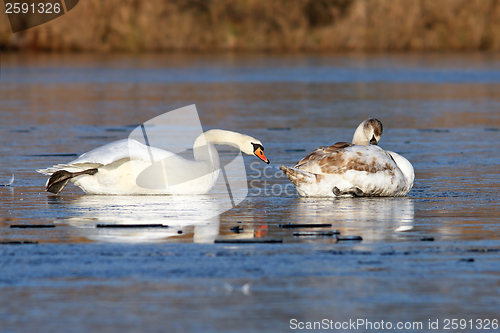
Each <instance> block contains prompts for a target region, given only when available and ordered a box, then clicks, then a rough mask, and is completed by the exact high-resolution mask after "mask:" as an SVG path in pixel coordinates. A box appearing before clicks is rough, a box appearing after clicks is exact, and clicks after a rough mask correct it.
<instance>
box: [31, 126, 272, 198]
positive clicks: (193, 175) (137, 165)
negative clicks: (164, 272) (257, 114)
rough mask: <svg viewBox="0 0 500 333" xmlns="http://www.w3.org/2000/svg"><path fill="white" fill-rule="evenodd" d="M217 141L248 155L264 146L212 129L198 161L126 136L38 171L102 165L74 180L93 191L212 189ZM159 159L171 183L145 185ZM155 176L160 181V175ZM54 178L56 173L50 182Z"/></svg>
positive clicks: (199, 146) (199, 144) (197, 149)
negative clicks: (144, 177) (145, 175)
mask: <svg viewBox="0 0 500 333" xmlns="http://www.w3.org/2000/svg"><path fill="white" fill-rule="evenodd" d="M213 144H228V145H232V146H235V147H238V148H240V150H242V151H243V152H245V153H247V154H254V152H253V151H252V150H255V149H254V145H258V146H259V147H260V148H262V149H263V147H262V144H261V143H260V141H259V140H257V139H255V138H252V137H250V136H247V135H243V134H239V133H235V132H230V131H222V130H211V131H208V132H205V133H204V134H203V135H200V137H198V139H197V140H196V142H195V144H194V155H195V160H187V159H184V158H182V157H181V156H178V155H176V154H174V153H172V152H169V151H165V150H162V149H159V148H155V147H150V146H146V145H144V144H142V143H140V142H138V141H136V140H132V139H124V140H119V141H115V142H111V143H109V144H106V145H104V146H102V147H99V148H96V149H94V150H91V151H89V152H87V153H85V154H83V155H81V156H80V157H79V158H77V159H76V160H74V161H72V162H69V163H67V164H58V165H55V166H53V167H50V168H47V169H41V170H37V171H38V172H40V173H43V174H45V175H53V174H54V173H55V172H57V171H60V170H64V171H68V172H70V173H78V172H82V171H85V170H89V169H97V172H96V173H95V174H82V175H78V176H74V177H72V178H70V179H69V181H70V182H71V183H73V184H74V185H76V186H78V187H80V188H81V189H82V190H83V191H85V192H86V193H88V194H113V195H136V194H206V193H208V192H209V191H210V190H211V189H212V187H213V186H214V185H215V183H216V181H217V179H218V177H219V159H218V154H217V150H216V149H215V147H214V146H213ZM247 146H248V147H247ZM262 156H263V158H264V161H265V162H268V161H267V159H265V156H264V155H263V154H262ZM261 159H262V158H261ZM153 162H156V164H158V163H161V168H162V170H161V171H162V173H163V175H164V176H165V179H167V178H168V179H169V180H168V184H166V185H165V186H164V187H162V186H161V184H160V185H159V186H157V187H155V186H153V187H147V186H146V187H145V186H139V185H141V184H140V183H139V185H138V181H137V180H138V179H139V178H138V176H139V177H140V175H141V173H142V172H143V171H145V170H146V169H147V168H149V167H151V166H152V165H153ZM149 178H151V177H149ZM160 178H162V179H161V180H158V181H159V182H161V181H163V184H165V181H164V180H163V177H160ZM150 181H152V182H155V181H156V179H150ZM49 182H50V178H49V181H48V183H47V184H49ZM153 185H155V184H153Z"/></svg>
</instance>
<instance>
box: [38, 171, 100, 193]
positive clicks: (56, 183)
mask: <svg viewBox="0 0 500 333" xmlns="http://www.w3.org/2000/svg"><path fill="white" fill-rule="evenodd" d="M96 173H97V169H88V170H84V171H80V172H69V171H66V170H58V171H56V172H54V173H53V174H52V175H51V176H50V178H49V180H48V181H47V186H46V188H45V191H47V192H50V193H54V194H55V195H57V194H59V192H61V191H62V190H63V188H64V187H65V186H66V185H67V184H68V182H69V181H70V179H71V178H74V177H77V176H81V175H95V174H96Z"/></svg>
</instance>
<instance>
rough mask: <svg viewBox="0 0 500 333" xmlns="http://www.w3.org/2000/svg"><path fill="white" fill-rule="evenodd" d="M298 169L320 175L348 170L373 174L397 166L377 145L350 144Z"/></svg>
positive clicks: (391, 170)
mask: <svg viewBox="0 0 500 333" xmlns="http://www.w3.org/2000/svg"><path fill="white" fill-rule="evenodd" d="M300 169H301V170H303V171H308V172H312V173H315V174H320V175H333V174H337V175H340V174H345V173H346V172H347V171H350V170H353V171H365V172H367V173H373V174H374V173H377V172H393V171H394V170H395V169H398V167H397V165H396V163H395V162H394V160H393V159H392V158H391V157H390V155H388V154H387V153H386V152H385V151H383V150H382V149H380V148H379V147H377V146H372V145H370V146H359V145H350V146H348V147H345V148H341V149H337V150H335V151H333V152H331V153H329V154H324V155H323V156H322V157H320V158H318V159H316V160H314V161H311V162H309V163H307V164H304V165H303V166H301V167H300Z"/></svg>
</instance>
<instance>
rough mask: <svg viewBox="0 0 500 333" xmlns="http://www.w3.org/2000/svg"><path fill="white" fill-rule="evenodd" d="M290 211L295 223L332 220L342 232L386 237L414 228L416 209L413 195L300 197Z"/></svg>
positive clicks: (374, 237)
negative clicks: (404, 196) (395, 196)
mask: <svg viewBox="0 0 500 333" xmlns="http://www.w3.org/2000/svg"><path fill="white" fill-rule="evenodd" d="M289 214H291V215H292V216H293V218H292V219H293V220H296V221H295V222H301V223H307V222H310V223H331V224H332V225H333V228H334V229H338V230H339V231H340V232H341V233H342V234H346V235H347V234H351V235H361V236H362V237H363V239H365V240H370V239H371V240H386V239H390V238H397V237H399V236H400V235H401V233H402V232H407V231H411V230H412V229H413V228H414V215H415V208H414V203H413V200H412V199H410V198H339V199H334V200H333V201H332V200H331V199H318V198H300V199H299V201H298V202H297V204H295V205H291V206H290V212H289ZM297 219H298V221H297ZM304 221H305V222H304Z"/></svg>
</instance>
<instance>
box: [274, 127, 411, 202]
mask: <svg viewBox="0 0 500 333" xmlns="http://www.w3.org/2000/svg"><path fill="white" fill-rule="evenodd" d="M382 131H383V128H382V123H381V122H380V121H379V120H377V119H367V120H365V121H363V122H362V123H361V124H360V125H359V126H358V128H357V129H356V132H355V133H354V137H353V143H352V144H351V143H347V142H337V143H336V144H334V145H333V146H330V147H319V148H318V149H316V150H315V151H313V152H312V153H311V154H309V155H307V156H306V157H304V158H303V159H302V160H300V161H299V162H297V164H295V165H294V167H293V168H289V167H286V166H283V165H282V166H281V170H283V172H284V173H285V174H286V175H287V177H288V178H289V179H290V180H291V181H292V183H293V184H294V185H295V187H296V188H297V191H298V192H299V194H300V195H302V196H305V197H343V196H347V197H352V196H405V195H406V194H407V193H408V192H409V191H410V190H411V188H412V187H413V180H414V178H415V176H414V171H413V166H412V165H411V163H410V162H409V161H408V160H407V159H406V158H404V157H402V156H401V155H399V154H396V153H394V152H390V151H385V150H383V149H382V148H380V147H378V146H377V144H378V141H379V140H380V137H381V136H382Z"/></svg>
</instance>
